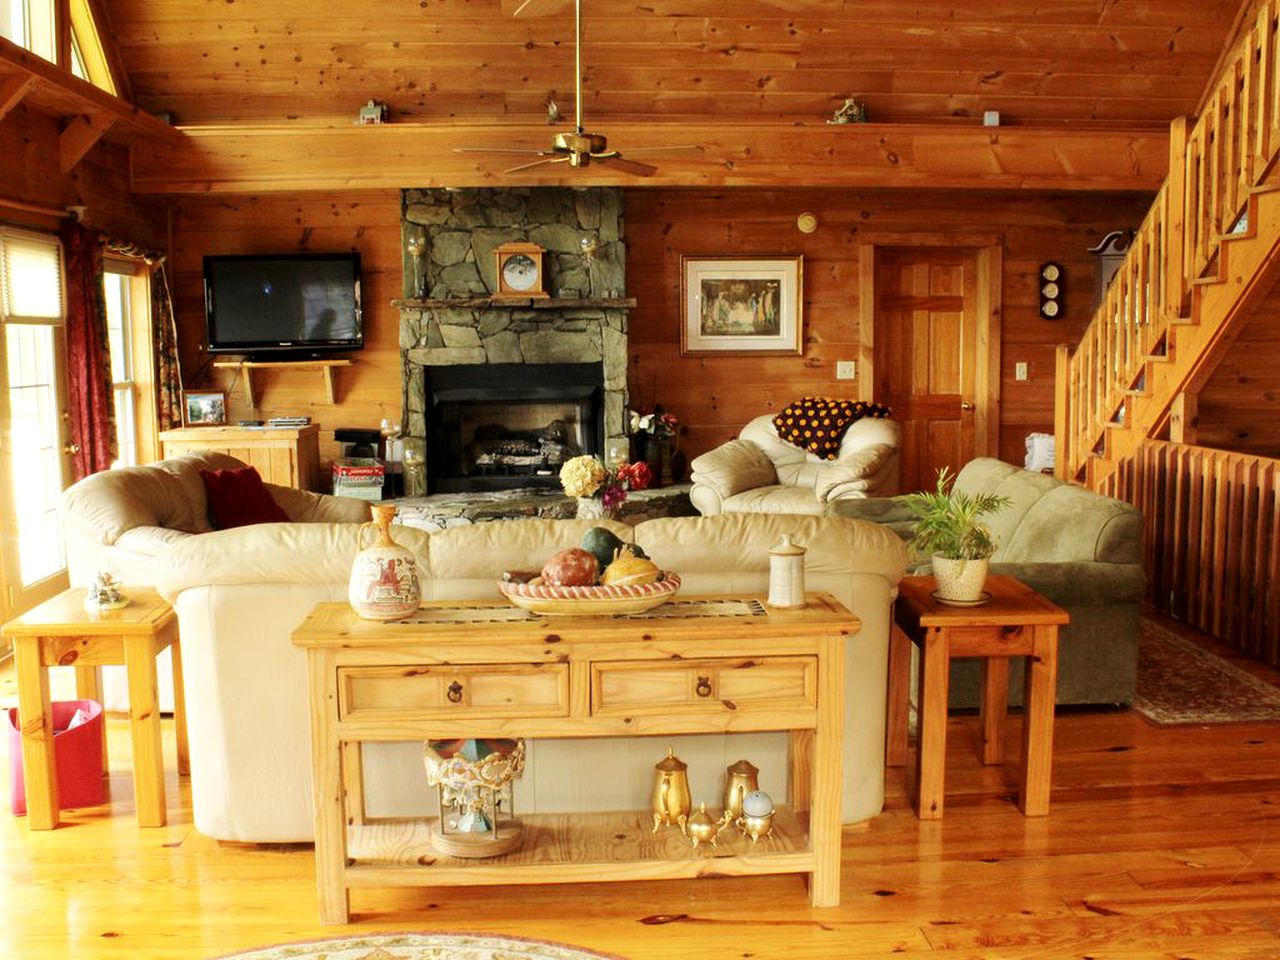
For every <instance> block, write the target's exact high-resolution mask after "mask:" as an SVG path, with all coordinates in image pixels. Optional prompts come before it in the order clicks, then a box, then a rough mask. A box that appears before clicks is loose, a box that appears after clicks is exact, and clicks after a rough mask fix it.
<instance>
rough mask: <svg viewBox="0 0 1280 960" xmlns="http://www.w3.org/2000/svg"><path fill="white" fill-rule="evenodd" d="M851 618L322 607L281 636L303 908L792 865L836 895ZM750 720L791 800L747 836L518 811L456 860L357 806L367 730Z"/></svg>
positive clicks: (539, 730) (609, 728)
mask: <svg viewBox="0 0 1280 960" xmlns="http://www.w3.org/2000/svg"><path fill="white" fill-rule="evenodd" d="M726 609H729V612H726ZM858 629H859V623H858V620H857V618H856V617H854V616H853V615H852V614H851V613H849V611H847V610H846V609H845V608H844V607H842V606H841V605H840V603H839V602H838V601H836V600H835V598H833V597H831V596H830V595H829V594H810V595H809V597H808V605H807V606H806V607H804V608H801V609H798V610H773V609H770V608H768V607H766V606H764V604H763V603H761V602H760V598H759V597H687V598H686V597H680V598H677V599H676V600H673V601H669V602H668V603H666V604H664V605H663V606H662V607H660V608H658V610H657V611H651V612H650V613H649V614H642V615H637V616H629V617H545V618H544V617H534V616H528V615H523V614H520V613H518V612H516V611H514V610H513V609H512V608H511V607H510V606H509V605H507V604H505V603H502V602H495V601H443V600H441V601H432V602H429V603H426V604H423V608H422V610H420V611H419V612H418V614H417V615H415V616H413V617H410V618H409V619H407V620H402V621H399V622H396V623H378V622H375V621H371V620H361V619H359V618H358V617H357V616H356V615H355V613H354V612H353V611H352V610H351V607H350V606H349V605H348V604H345V603H323V604H320V605H319V606H318V607H316V609H315V610H314V611H313V612H312V613H311V615H310V616H309V617H307V619H306V620H305V621H303V623H302V624H301V625H300V626H299V627H298V629H297V630H295V631H294V633H293V642H294V643H295V644H297V645H298V646H300V647H303V648H305V649H306V651H307V662H308V671H309V675H310V688H311V690H310V693H311V734H312V760H313V763H314V765H315V766H314V773H315V810H316V872H317V877H318V881H319V888H320V916H321V919H322V920H323V921H324V922H325V923H346V922H347V919H348V910H349V905H348V891H349V890H350V889H351V888H353V887H393V886H418V887H422V886H436V885H451V884H467V885H472V884H514V883H571V882H595V881H612V880H655V879H661V878H677V877H686V878H688V877H701V876H707V875H710V874H722V875H729V876H741V875H747V874H769V873H802V874H808V875H809V876H810V882H809V896H810V900H811V902H812V903H813V905H814V906H819V907H827V906H835V905H837V904H838V903H839V902H840V800H841V791H842V784H843V778H842V776H841V772H840V770H841V743H842V739H841V735H842V727H843V719H844V706H843V690H844V656H845V653H844V648H845V643H846V640H847V637H848V636H849V635H851V634H854V633H856V632H857V631H858ZM761 730H787V731H791V735H792V736H791V759H790V769H789V774H790V777H789V779H790V799H791V803H790V805H780V806H779V808H778V813H777V816H776V818H775V820H774V833H773V835H772V836H771V837H770V838H768V840H761V841H760V842H759V843H757V844H754V845H753V844H752V843H750V842H749V841H748V840H747V839H746V838H745V837H742V836H739V835H737V833H736V831H724V832H722V833H721V835H720V837H719V840H718V843H719V845H718V846H717V847H716V848H715V849H714V851H713V850H711V849H708V848H706V847H703V848H701V849H696V850H695V849H693V848H692V847H691V846H690V843H689V841H688V840H687V839H686V838H685V837H684V836H683V835H682V834H681V833H680V832H679V831H678V830H664V831H660V832H658V833H654V832H653V828H652V817H651V815H650V812H649V811H648V810H631V811H624V812H621V813H591V814H534V815H527V816H521V818H520V819H521V820H522V822H523V823H524V825H525V834H524V837H523V839H522V840H521V842H520V846H518V847H517V848H516V849H514V850H512V851H511V852H509V853H505V854H503V855H501V856H495V857H488V858H484V859H463V858H454V857H449V856H445V855H442V854H441V853H440V852H439V851H438V850H436V849H435V848H433V847H432V846H431V844H430V839H429V838H430V831H431V826H432V823H433V819H427V820H402V821H394V822H391V821H386V820H378V821H376V822H375V821H372V820H370V821H368V822H366V820H365V818H364V814H363V808H364V804H363V789H362V784H363V770H362V767H361V761H360V745H361V744H362V743H363V742H367V741H397V740H431V739H450V738H468V737H567V738H584V737H615V736H633V735H651V736H666V735H670V734H681V733H714V732H727V733H734V732H744V733H745V732H749V731H761ZM663 744H664V741H662V740H657V741H655V747H654V750H655V755H656V756H661V749H662V746H663ZM714 805H715V804H714V803H713V804H712V806H714Z"/></svg>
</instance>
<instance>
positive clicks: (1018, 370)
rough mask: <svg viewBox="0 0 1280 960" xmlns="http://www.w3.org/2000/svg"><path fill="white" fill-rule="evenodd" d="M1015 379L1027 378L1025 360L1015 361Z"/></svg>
mask: <svg viewBox="0 0 1280 960" xmlns="http://www.w3.org/2000/svg"><path fill="white" fill-rule="evenodd" d="M1013 379H1015V380H1026V379H1027V365H1026V363H1025V362H1022V363H1015V364H1014V365H1013Z"/></svg>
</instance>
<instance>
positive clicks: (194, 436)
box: [160, 423, 320, 490]
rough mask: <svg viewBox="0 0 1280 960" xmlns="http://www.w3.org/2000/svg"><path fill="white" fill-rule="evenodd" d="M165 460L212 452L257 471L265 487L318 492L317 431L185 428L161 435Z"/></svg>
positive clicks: (311, 428) (314, 427) (308, 428)
mask: <svg viewBox="0 0 1280 960" xmlns="http://www.w3.org/2000/svg"><path fill="white" fill-rule="evenodd" d="M160 443H161V444H162V446H163V452H164V456H165V457H178V456H181V455H182V454H184V453H195V452H197V451H200V450H214V451H216V452H218V453H225V454H227V455H228V456H231V457H235V458H236V459H237V460H243V461H244V462H245V463H247V464H249V465H250V466H253V467H256V468H257V470H258V473H260V474H261V475H262V479H263V480H265V481H266V482H267V483H275V484H279V485H280V486H282V487H297V488H298V489H299V490H319V489H320V428H319V427H318V426H317V425H316V424H314V423H313V424H309V425H308V426H305V427H187V428H185V429H183V430H166V431H165V432H164V433H162V434H160Z"/></svg>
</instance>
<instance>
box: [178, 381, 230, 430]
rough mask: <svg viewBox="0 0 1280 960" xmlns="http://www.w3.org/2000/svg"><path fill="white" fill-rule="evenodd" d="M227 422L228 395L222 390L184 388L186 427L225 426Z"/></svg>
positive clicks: (183, 412) (184, 419) (183, 414)
mask: <svg viewBox="0 0 1280 960" xmlns="http://www.w3.org/2000/svg"><path fill="white" fill-rule="evenodd" d="M226 424H227V395H226V393H225V392H223V391H222V390H183V391H182V425H183V426H184V427H224V426H226Z"/></svg>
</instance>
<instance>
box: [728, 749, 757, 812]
mask: <svg viewBox="0 0 1280 960" xmlns="http://www.w3.org/2000/svg"><path fill="white" fill-rule="evenodd" d="M759 778H760V770H759V768H758V767H756V766H755V764H753V763H751V762H750V761H748V760H739V761H738V762H737V763H735V764H734V765H733V766H731V767H730V768H729V769H728V770H726V771H725V781H724V818H723V820H724V823H726V824H728V823H737V822H738V819H739V818H740V817H741V816H742V798H743V797H745V796H746V795H747V794H748V793H751V792H753V791H755V790H759V789H760V779H759Z"/></svg>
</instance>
